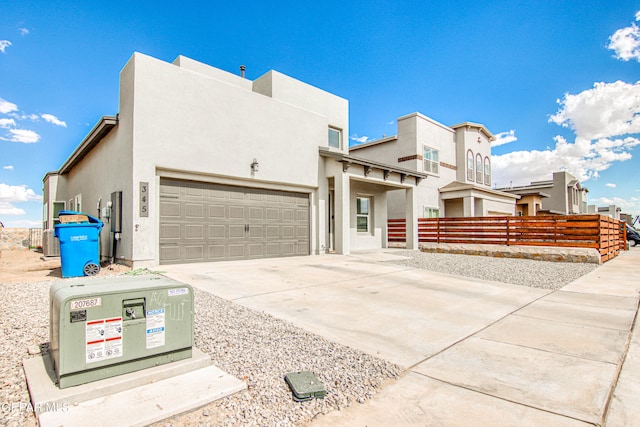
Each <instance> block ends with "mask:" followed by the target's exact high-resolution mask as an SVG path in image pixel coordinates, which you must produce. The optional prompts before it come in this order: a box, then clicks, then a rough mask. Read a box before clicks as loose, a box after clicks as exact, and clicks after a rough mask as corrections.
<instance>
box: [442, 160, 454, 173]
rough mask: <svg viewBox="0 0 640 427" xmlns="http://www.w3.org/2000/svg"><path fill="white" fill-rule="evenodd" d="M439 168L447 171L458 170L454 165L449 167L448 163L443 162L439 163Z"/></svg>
mask: <svg viewBox="0 0 640 427" xmlns="http://www.w3.org/2000/svg"><path fill="white" fill-rule="evenodd" d="M440 166H442V167H443V168H448V169H453V170H454V171H455V170H458V167H457V166H456V165H450V164H449V163H445V162H440Z"/></svg>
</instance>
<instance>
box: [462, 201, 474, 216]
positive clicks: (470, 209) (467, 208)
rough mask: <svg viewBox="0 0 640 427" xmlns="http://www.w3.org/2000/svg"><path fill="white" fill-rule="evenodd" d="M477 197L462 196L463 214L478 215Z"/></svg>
mask: <svg viewBox="0 0 640 427" xmlns="http://www.w3.org/2000/svg"><path fill="white" fill-rule="evenodd" d="M475 204H476V203H475V198H474V197H473V196H467V197H463V198H462V215H463V216H465V217H469V216H476V215H475V213H476V209H475Z"/></svg>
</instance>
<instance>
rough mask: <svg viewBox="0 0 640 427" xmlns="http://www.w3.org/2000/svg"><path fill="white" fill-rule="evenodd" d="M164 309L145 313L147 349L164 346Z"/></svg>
mask: <svg viewBox="0 0 640 427" xmlns="http://www.w3.org/2000/svg"><path fill="white" fill-rule="evenodd" d="M164 326H165V325H164V308H158V309H156V310H148V311H147V333H146V335H147V349H149V348H156V347H162V346H163V345H164Z"/></svg>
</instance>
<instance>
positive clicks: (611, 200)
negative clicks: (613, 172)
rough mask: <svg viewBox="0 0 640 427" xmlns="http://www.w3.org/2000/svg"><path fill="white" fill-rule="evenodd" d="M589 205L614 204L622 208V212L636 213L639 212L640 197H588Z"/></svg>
mask: <svg viewBox="0 0 640 427" xmlns="http://www.w3.org/2000/svg"><path fill="white" fill-rule="evenodd" d="M589 204H590V205H597V206H609V205H616V206H618V207H619V208H621V209H622V213H630V214H632V215H637V214H638V212H640V197H629V198H628V199H623V198H621V197H598V198H595V199H589Z"/></svg>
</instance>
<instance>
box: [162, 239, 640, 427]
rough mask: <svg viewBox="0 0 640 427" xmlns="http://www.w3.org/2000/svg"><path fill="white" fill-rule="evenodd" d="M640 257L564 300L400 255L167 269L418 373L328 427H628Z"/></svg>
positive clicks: (563, 294)
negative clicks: (424, 266)
mask: <svg viewBox="0 0 640 427" xmlns="http://www.w3.org/2000/svg"><path fill="white" fill-rule="evenodd" d="M638 255H640V252H638V251H636V252H633V253H631V252H628V253H625V254H624V256H620V257H618V258H617V259H616V260H614V261H610V262H609V263H607V264H605V265H604V266H602V267H600V268H599V269H597V270H595V271H593V272H592V273H590V274H588V275H586V276H583V277H582V278H580V279H578V280H577V281H575V282H573V283H571V284H569V285H567V286H566V287H565V288H564V289H562V290H560V291H555V292H552V291H548V290H541V289H534V288H528V287H523V286H515V285H508V284H502V283H496V282H487V281H481V280H478V279H469V278H463V277H459V276H452V275H445V274H439V273H434V272H430V271H426V270H418V269H413V268H410V267H403V266H398V265H394V264H390V263H387V262H385V261H388V260H392V259H394V258H397V256H396V255H393V253H391V254H389V253H372V254H361V255H352V256H340V255H328V256H317V257H296V258H281V259H269V260H253V261H239V262H238V261H236V262H222V263H207V264H188V265H186V264H185V265H173V266H163V267H162V269H163V270H164V271H166V272H167V273H166V274H167V275H168V276H170V277H172V278H174V279H177V280H181V281H183V282H187V283H190V284H191V285H193V286H194V287H196V288H199V289H201V290H205V291H208V292H211V293H213V294H215V295H217V296H220V297H222V298H225V299H229V300H232V301H234V302H236V303H238V304H241V305H244V306H246V307H250V308H253V309H256V310H260V311H264V312H267V313H269V314H271V315H273V316H275V317H278V318H282V319H286V320H288V321H290V322H292V323H294V324H296V325H298V326H300V327H302V328H304V329H306V330H308V331H311V332H313V333H316V334H318V335H321V336H323V337H326V338H329V339H332V340H334V341H337V342H339V343H342V344H345V345H348V346H351V347H353V348H357V349H359V350H362V351H364V352H367V353H369V354H373V355H376V356H378V357H381V358H384V359H386V360H389V361H392V362H395V363H397V364H399V365H401V366H403V367H405V368H406V373H405V375H404V376H403V377H402V378H400V379H399V380H398V381H396V382H394V383H393V384H391V385H390V386H388V387H387V388H385V389H384V390H383V391H382V392H381V393H380V394H379V396H377V397H376V398H375V399H373V400H372V401H370V402H368V403H366V404H364V405H358V406H352V407H350V408H348V409H347V410H345V411H340V412H333V413H331V414H329V415H327V416H324V417H322V418H320V419H318V420H316V421H315V424H319V425H363V426H364V425H369V426H372V425H422V426H424V425H461V426H462V425H469V423H470V421H471V420H473V421H472V424H475V425H532V426H533V425H575V426H579V425H598V424H600V423H602V422H603V421H604V419H605V413H606V409H607V407H608V406H611V410H610V411H609V412H610V414H609V415H610V418H611V417H614V418H615V419H616V423H611V424H610V425H626V424H625V421H624V420H625V419H626V418H627V417H629V416H635V415H640V414H637V413H634V412H629V411H630V409H629V408H627V407H632V406H633V407H636V406H637V405H635V403H634V404H633V405H631V401H630V399H632V398H633V399H635V397H632V395H633V394H634V393H636V392H637V391H638V390H637V385H635V384H636V382H635V381H634V380H633V379H632V378H637V375H638V374H640V368H639V367H637V366H636V367H635V368H634V365H633V363H634V362H633V358H631V359H632V362H631V365H630V366H631V368H629V373H628V374H627V375H628V376H629V380H628V381H627V382H628V383H629V384H627V386H626V387H627V388H626V389H622V391H621V392H620V393H619V394H618V395H616V394H615V393H614V392H615V391H616V389H615V386H616V381H617V378H618V374H619V372H620V369H621V366H622V362H623V361H624V356H625V355H626V352H627V347H628V345H629V343H630V341H629V338H630V331H631V326H632V324H633V322H634V319H635V315H636V311H637V307H638V292H639V291H640V276H638V273H637V265H638V263H637V261H638V260H640V256H638ZM634 264H635V266H636V267H635V268H632V267H633V266H634ZM632 344H633V343H632ZM639 344H640V343H639ZM637 347H638V346H635V345H632V349H635V348H637ZM638 352H640V350H636V353H638ZM638 356H640V354H639V355H638ZM635 363H636V365H637V364H638V361H637V360H636V362H635ZM626 369H627V365H625V370H623V371H622V372H621V374H620V378H621V379H624V378H625V373H626ZM634 369H635V370H634ZM634 387H635V388H634ZM636 395H637V394H636ZM612 396H613V399H610V398H611V397H612ZM627 400H629V405H627V404H626V401H627ZM610 401H611V402H612V403H611V405H610V404H609V402H610ZM616 402H617V403H616ZM634 402H635V400H634ZM636 411H637V410H636ZM629 419H634V418H629ZM635 419H637V418H635ZM628 425H632V424H628Z"/></svg>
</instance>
